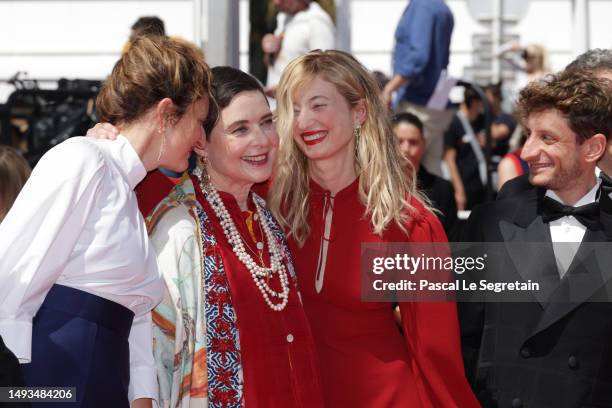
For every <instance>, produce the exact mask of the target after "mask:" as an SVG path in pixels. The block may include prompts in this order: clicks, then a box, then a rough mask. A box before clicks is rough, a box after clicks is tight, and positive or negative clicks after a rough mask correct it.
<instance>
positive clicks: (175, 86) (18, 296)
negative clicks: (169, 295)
mask: <svg viewBox="0 0 612 408" xmlns="http://www.w3.org/2000/svg"><path fill="white" fill-rule="evenodd" d="M209 85H210V70H209V68H208V66H207V65H206V63H205V62H204V58H203V55H202V53H201V52H200V51H199V49H198V48H197V47H195V46H194V45H192V44H190V43H188V42H185V41H182V40H178V39H170V38H162V37H159V38H144V37H143V38H139V39H138V40H137V41H135V42H134V43H133V44H132V46H131V47H130V49H129V50H128V51H127V52H126V53H125V54H124V55H123V56H122V57H121V59H120V60H119V61H118V62H117V63H116V65H115V67H114V68H113V72H112V74H111V76H110V77H109V78H108V80H107V81H106V83H105V85H104V87H103V89H102V90H101V92H100V95H99V96H98V100H97V102H96V104H97V113H98V116H99V117H100V119H101V120H103V121H105V122H111V123H113V124H114V125H116V126H117V127H118V128H119V130H120V132H121V134H120V136H119V137H118V138H117V140H114V141H108V140H94V139H92V138H84V137H75V138H71V139H69V140H67V141H65V142H63V143H61V144H60V145H58V146H56V147H55V148H53V149H51V150H50V151H49V152H48V153H47V154H45V156H43V158H42V159H41V160H40V162H39V163H38V165H37V166H36V168H35V169H34V171H33V172H32V175H31V177H30V179H29V181H28V182H27V183H26V185H25V186H24V188H23V190H22V192H21V194H20V195H19V196H18V197H17V200H16V201H15V203H14V205H13V207H12V209H11V210H10V211H9V213H8V214H7V216H6V218H5V219H4V221H3V222H2V224H1V225H0V335H1V336H2V338H3V339H4V342H5V343H6V346H7V347H8V348H9V349H10V350H11V351H12V352H13V353H14V354H15V355H16V356H17V358H18V359H19V361H20V362H21V363H22V370H23V373H24V378H25V383H26V385H27V386H36V387H42V386H54V387H76V393H75V394H76V395H73V396H75V401H76V403H74V404H71V405H70V406H71V407H73V406H74V407H105V408H106V407H113V408H115V407H128V406H129V402H128V401H130V402H132V401H134V400H136V399H140V398H156V397H157V382H156V379H155V368H154V363H153V355H152V344H151V318H150V311H151V309H152V308H153V307H154V306H155V305H156V304H157V303H158V302H159V300H160V299H161V296H162V282H161V280H160V275H159V272H158V270H157V265H156V261H155V254H154V253H153V250H152V248H151V246H150V243H149V240H148V238H147V232H146V229H145V225H144V222H143V219H142V216H141V215H140V212H139V211H138V206H137V202H136V196H135V194H134V191H133V189H134V187H135V186H136V185H137V184H138V183H139V182H140V181H141V180H142V179H143V178H144V176H145V175H146V173H147V172H148V171H150V170H153V169H155V168H157V167H160V166H161V167H164V168H167V169H170V170H174V171H183V170H185V169H186V168H187V165H188V158H189V154H190V152H191V150H192V148H193V147H195V146H198V145H199V144H201V143H203V139H204V132H203V129H202V122H203V121H204V120H205V119H206V116H207V113H208V102H209ZM144 401H146V400H143V401H140V402H144ZM39 406H44V404H41V405H39ZM54 406H56V405H54Z"/></svg>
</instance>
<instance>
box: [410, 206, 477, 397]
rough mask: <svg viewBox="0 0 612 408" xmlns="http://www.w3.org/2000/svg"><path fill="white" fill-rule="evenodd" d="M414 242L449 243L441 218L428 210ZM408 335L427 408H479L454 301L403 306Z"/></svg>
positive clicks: (414, 227)
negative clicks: (465, 364)
mask: <svg viewBox="0 0 612 408" xmlns="http://www.w3.org/2000/svg"><path fill="white" fill-rule="evenodd" d="M410 240H411V241H413V242H446V241H447V239H446V235H445V234H444V230H443V228H442V225H441V224H440V222H439V221H438V219H437V218H436V217H435V216H434V215H433V214H431V213H429V212H428V211H426V210H425V209H424V208H423V209H422V217H421V219H418V220H416V221H415V222H414V223H413V225H412V230H411V232H410ZM400 310H401V315H402V325H403V327H404V336H405V338H406V342H407V343H408V348H409V351H410V353H411V357H412V367H413V369H414V372H415V375H416V377H417V382H418V383H417V385H418V389H419V396H420V399H421V401H422V402H423V404H422V406H423V407H432V408H434V407H461V408H470V407H479V406H480V404H479V403H478V401H477V400H476V397H475V396H474V394H473V393H472V390H471V388H470V386H469V384H468V381H467V379H466V378H465V373H464V368H463V358H462V354H461V343H460V335H459V321H458V318H457V307H456V305H455V303H454V302H412V303H401V304H400Z"/></svg>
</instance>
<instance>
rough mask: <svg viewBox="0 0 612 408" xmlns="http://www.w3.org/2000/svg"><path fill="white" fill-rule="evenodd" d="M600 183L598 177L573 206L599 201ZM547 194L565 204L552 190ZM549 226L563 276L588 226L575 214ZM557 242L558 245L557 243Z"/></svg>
mask: <svg viewBox="0 0 612 408" xmlns="http://www.w3.org/2000/svg"><path fill="white" fill-rule="evenodd" d="M600 183H601V179H600V178H599V177H598V178H597V183H596V184H595V186H594V187H593V188H592V189H591V190H590V191H589V192H588V193H586V194H585V195H584V196H583V197H582V198H581V199H580V200H578V201H577V202H576V204H574V205H573V207H580V206H583V205H587V204H591V203H594V202H595V201H597V190H599V184H600ZM546 196H547V197H550V198H552V199H553V200H555V201H557V202H559V203H561V204H564V205H565V203H564V202H563V200H561V199H560V198H559V196H558V195H557V194H555V192H554V191H552V190H547V191H546ZM548 226H549V228H550V237H551V240H552V242H553V250H554V253H555V259H556V260H557V269H558V271H559V275H560V277H563V275H565V272H567V270H568V268H569V267H570V265H571V263H572V260H573V259H574V256H575V255H576V253H577V252H578V248H579V247H580V243H581V242H582V239H583V238H584V234H585V233H586V227H585V226H584V225H582V224H581V223H580V221H578V220H577V219H576V218H575V217H573V216H567V217H561V218H559V219H558V220H554V221H551V222H550V223H549V224H548ZM555 243H556V244H558V245H555Z"/></svg>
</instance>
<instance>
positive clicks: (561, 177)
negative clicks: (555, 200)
mask: <svg viewBox="0 0 612 408" xmlns="http://www.w3.org/2000/svg"><path fill="white" fill-rule="evenodd" d="M525 130H526V133H527V135H528V137H527V141H526V142H525V145H524V146H523V150H522V152H521V158H522V159H523V160H525V161H527V163H528V164H529V181H530V182H531V184H533V185H535V186H540V187H545V188H547V189H550V190H553V191H557V190H563V189H567V188H571V187H572V185H573V184H576V182H577V181H578V180H581V179H582V178H583V177H584V175H585V174H591V175H592V174H593V168H594V166H593V165H592V164H591V163H589V162H587V161H586V160H584V156H585V153H586V150H588V147H589V146H588V145H589V143H590V141H589V140H587V141H585V142H583V143H582V144H578V143H577V137H576V134H575V133H574V132H573V131H572V129H571V128H570V127H569V125H568V123H567V120H566V119H565V118H564V117H563V116H562V115H561V113H559V112H558V111H557V110H554V109H549V110H545V111H542V112H537V113H533V114H531V115H530V116H529V117H528V118H527V123H526V129H525Z"/></svg>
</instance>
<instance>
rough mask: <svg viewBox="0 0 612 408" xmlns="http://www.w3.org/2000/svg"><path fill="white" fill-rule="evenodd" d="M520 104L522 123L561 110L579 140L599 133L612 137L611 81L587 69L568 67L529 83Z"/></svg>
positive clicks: (580, 141)
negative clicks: (535, 115)
mask: <svg viewBox="0 0 612 408" xmlns="http://www.w3.org/2000/svg"><path fill="white" fill-rule="evenodd" d="M517 108H518V114H519V117H520V119H521V122H523V123H525V121H526V120H527V118H528V117H529V116H530V115H532V114H534V113H539V112H543V111H546V110H549V109H554V110H557V111H559V112H560V113H561V114H562V115H563V116H565V118H566V119H567V123H568V125H569V127H570V129H572V131H574V133H576V141H577V142H578V143H579V144H581V143H582V142H584V141H585V140H587V139H589V138H590V137H591V136H593V135H596V134H598V133H601V134H603V135H604V136H606V138H607V139H608V140H610V139H612V81H610V80H609V79H607V78H600V77H597V76H595V75H594V74H593V73H592V72H591V71H588V70H566V71H562V72H560V73H558V74H556V75H549V76H547V77H546V78H545V79H544V80H541V81H536V82H532V83H530V84H529V85H527V86H526V87H525V88H524V89H523V90H522V91H521V93H520V95H519V100H518V104H517Z"/></svg>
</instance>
